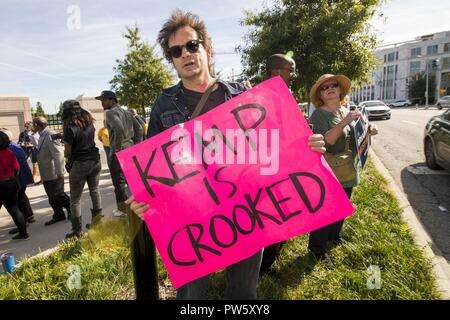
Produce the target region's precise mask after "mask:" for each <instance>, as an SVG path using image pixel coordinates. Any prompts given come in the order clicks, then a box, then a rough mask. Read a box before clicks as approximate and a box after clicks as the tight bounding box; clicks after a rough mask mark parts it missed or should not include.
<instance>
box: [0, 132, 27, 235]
mask: <svg viewBox="0 0 450 320" xmlns="http://www.w3.org/2000/svg"><path fill="white" fill-rule="evenodd" d="M0 131H2V132H4V133H6V135H7V136H8V137H9V139H10V140H11V142H10V143H9V149H10V150H11V151H12V152H13V153H14V155H15V156H16V159H17V161H18V162H19V166H20V171H19V175H18V176H17V182H18V184H19V194H18V207H19V210H20V211H21V212H22V213H23V216H24V218H25V221H26V222H27V223H33V222H35V220H34V213H33V209H32V208H31V204H30V199H28V196H27V194H26V189H27V186H28V185H30V184H33V183H34V180H33V176H32V175H31V170H30V167H29V166H28V162H27V156H26V155H25V152H24V151H23V149H22V148H21V147H20V146H19V145H18V144H17V143H15V142H14V141H12V132H11V131H9V130H8V129H6V128H0ZM0 207H1V206H0ZM16 233H19V229H18V228H14V229H12V230H10V231H9V234H16Z"/></svg>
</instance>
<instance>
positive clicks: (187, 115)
mask: <svg viewBox="0 0 450 320" xmlns="http://www.w3.org/2000/svg"><path fill="white" fill-rule="evenodd" d="M217 83H218V84H219V85H220V86H221V87H222V88H223V89H224V90H225V94H226V100H230V99H231V98H234V97H235V96H238V95H239V94H241V93H242V92H244V91H246V90H247V89H246V88H245V87H244V86H243V85H241V84H239V83H230V82H226V81H223V80H220V79H219V80H217ZM181 87H182V86H181V81H180V82H179V83H178V84H176V85H175V86H173V87H170V88H167V89H164V90H163V91H162V94H161V95H160V96H159V97H158V98H157V99H156V102H155V104H154V105H153V108H152V112H151V114H150V124H149V128H148V132H147V138H150V137H153V136H154V135H157V134H158V133H160V132H162V131H164V130H166V129H169V128H170V127H173V126H174V125H176V124H179V123H182V122H186V121H189V120H190V119H191V113H192V112H191V111H190V110H189V108H188V107H187V105H186V103H185V100H184V95H183V91H182V90H181Z"/></svg>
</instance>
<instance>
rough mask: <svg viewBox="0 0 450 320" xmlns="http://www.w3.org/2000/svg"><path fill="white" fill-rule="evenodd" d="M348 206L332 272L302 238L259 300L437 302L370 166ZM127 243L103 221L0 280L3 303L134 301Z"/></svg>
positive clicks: (393, 204)
mask: <svg viewBox="0 0 450 320" xmlns="http://www.w3.org/2000/svg"><path fill="white" fill-rule="evenodd" d="M352 202H353V203H354V204H355V205H356V206H357V208H358V210H357V213H355V214H354V215H353V216H351V217H349V218H348V219H347V220H346V222H345V224H344V229H343V236H344V237H345V238H346V239H347V240H348V241H349V242H348V243H346V244H345V245H341V246H338V247H334V248H331V250H330V255H331V257H332V260H333V263H334V269H332V270H329V269H327V268H326V267H325V265H324V264H323V263H322V262H316V261H315V260H314V259H313V258H312V257H310V256H309V255H308V250H307V243H308V236H307V235H302V236H300V237H297V238H295V239H292V240H290V241H289V242H288V243H287V244H286V245H285V246H284V248H283V250H282V252H281V255H280V256H279V258H278V260H277V262H276V269H277V273H276V274H275V275H272V276H263V277H262V278H261V279H260V282H259V286H258V297H259V298H260V299H286V300H297V299H439V298H440V297H439V295H438V293H437V291H436V286H435V283H434V277H433V275H432V272H431V263H430V261H428V260H427V259H426V258H425V255H424V253H423V251H422V249H421V248H418V247H417V246H416V245H415V244H414V241H413V238H412V236H411V234H410V231H409V229H408V227H407V226H406V224H405V223H404V222H403V220H402V217H401V210H400V208H399V206H398V203H397V201H396V199H395V198H394V196H393V194H392V193H391V192H390V191H389V190H388V188H387V183H386V181H385V180H384V178H383V177H382V176H380V174H378V173H377V172H376V171H375V169H374V167H373V165H372V163H371V162H369V164H368V166H367V168H366V169H365V171H364V172H363V173H362V175H361V184H360V185H359V186H358V188H356V190H355V192H354V194H353V198H352ZM127 243H128V240H127V236H126V221H117V220H114V221H107V222H105V223H104V224H103V225H102V228H99V229H97V230H92V231H91V232H90V233H89V235H88V236H86V237H85V238H83V240H81V241H71V242H69V243H66V244H63V245H62V246H61V247H60V249H59V250H58V251H57V252H55V253H53V254H52V255H50V256H47V257H42V258H35V259H29V260H24V261H23V262H22V265H21V266H20V268H18V269H17V270H16V272H15V273H14V274H13V275H1V276H0V299H127V298H130V297H131V298H132V296H133V276H132V270H131V260H130V255H129V250H128V245H127ZM70 266H79V268H80V274H81V278H80V279H81V286H80V289H72V290H71V289H69V287H70V285H69V286H68V279H72V278H71V277H73V275H72V274H71V273H68V268H69V267H70ZM371 266H372V268H373V267H377V268H379V270H380V279H381V281H380V282H379V284H380V288H379V289H376V288H373V286H372V289H370V288H369V286H368V280H370V279H369V278H372V276H371V274H369V273H368V268H369V267H371ZM69 270H70V269H69ZM159 271H160V272H159V279H160V287H161V289H162V290H161V296H162V298H164V299H173V298H174V290H173V288H172V287H171V285H170V281H169V280H168V277H167V273H166V271H165V269H164V267H163V265H162V263H161V260H159ZM224 280H225V275H224V272H218V273H215V274H214V275H213V276H212V277H211V281H212V284H211V286H210V290H209V292H208V295H209V298H211V299H221V298H222V297H223V292H224V287H225V281H224ZM70 283H72V282H70V281H69V284H70ZM370 283H372V284H375V283H374V282H371V281H370ZM370 283H369V284H370ZM72 285H73V283H72ZM375 287H376V286H375Z"/></svg>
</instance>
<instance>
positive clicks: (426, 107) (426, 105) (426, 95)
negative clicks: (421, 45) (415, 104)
mask: <svg viewBox="0 0 450 320" xmlns="http://www.w3.org/2000/svg"><path fill="white" fill-rule="evenodd" d="M428 63H429V60H428V59H427V61H426V66H425V72H426V85H425V109H428Z"/></svg>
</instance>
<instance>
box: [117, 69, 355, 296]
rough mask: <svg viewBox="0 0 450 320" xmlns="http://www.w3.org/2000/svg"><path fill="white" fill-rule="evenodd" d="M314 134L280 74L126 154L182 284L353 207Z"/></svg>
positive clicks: (139, 196)
mask: <svg viewBox="0 0 450 320" xmlns="http://www.w3.org/2000/svg"><path fill="white" fill-rule="evenodd" d="M169 116H170V115H169ZM311 134H312V133H311V130H310V129H309V127H308V124H307V123H306V121H305V119H304V118H303V116H302V114H301V112H300V110H299V108H298V106H297V103H296V102H295V99H294V98H293V97H292V95H291V94H290V92H289V90H288V88H287V87H286V85H285V84H284V82H283V81H282V80H281V78H279V77H277V78H274V79H270V80H267V81H265V82H263V83H262V84H260V85H258V86H256V87H254V88H252V89H251V90H249V91H247V92H245V93H242V94H241V95H239V96H238V97H235V98H233V99H231V100H229V101H227V102H226V103H224V104H222V105H220V106H218V107H216V108H215V109H213V110H211V111H209V112H207V113H205V114H204V115H202V116H200V117H198V118H196V119H193V120H191V121H188V122H185V123H183V124H179V125H176V126H173V127H171V128H169V129H167V130H166V131H164V132H162V133H160V134H158V135H156V136H154V137H152V138H150V139H148V140H145V141H144V142H142V143H140V144H138V145H136V146H133V147H131V148H128V149H126V150H123V151H121V152H120V153H118V158H119V161H120V164H121V166H122V169H123V171H124V174H125V176H126V179H127V181H128V184H129V187H130V189H131V192H132V193H133V195H134V197H135V198H136V201H138V202H146V203H148V204H149V205H150V206H151V209H149V210H148V211H147V212H146V214H145V222H146V224H147V226H148V229H149V230H150V233H151V235H152V237H153V239H154V241H155V244H156V247H157V248H158V251H159V253H160V255H161V258H162V260H163V262H164V264H165V266H166V268H167V271H168V273H169V275H170V278H171V280H172V282H173V285H174V287H176V288H178V287H180V286H182V285H184V284H186V283H188V282H190V281H192V280H195V279H197V278H199V277H202V276H205V275H207V274H210V273H212V272H214V271H216V270H219V269H222V268H224V267H226V266H229V265H231V264H234V263H236V262H238V261H241V260H243V259H246V258H249V257H250V256H252V255H254V254H255V253H256V252H257V251H258V250H261V249H262V248H264V247H266V246H268V245H270V244H273V243H276V242H279V241H282V240H286V239H289V238H292V237H295V236H298V235H301V234H304V233H308V232H310V231H312V230H315V229H318V228H320V227H323V226H325V225H328V224H330V223H333V222H336V221H338V220H341V219H343V218H345V217H347V216H349V215H351V214H352V213H353V212H354V211H355V210H354V208H353V207H352V205H351V203H350V201H349V200H348V198H347V196H346V195H345V192H344V191H343V189H342V187H341V186H340V184H339V182H338V181H337V180H336V178H335V176H334V175H333V173H332V171H331V170H330V168H329V167H328V165H327V163H326V162H325V160H324V159H323V157H322V156H321V155H320V154H319V153H316V152H313V151H311V150H310V148H309V147H308V138H309V137H310V136H311Z"/></svg>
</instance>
